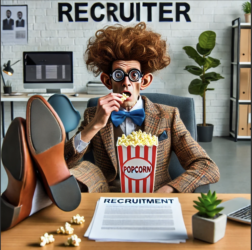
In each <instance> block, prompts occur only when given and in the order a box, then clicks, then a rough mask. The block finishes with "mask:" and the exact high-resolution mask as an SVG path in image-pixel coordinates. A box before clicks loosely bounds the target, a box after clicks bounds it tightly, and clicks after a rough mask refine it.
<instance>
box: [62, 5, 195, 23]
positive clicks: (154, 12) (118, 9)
mask: <svg viewBox="0 0 252 250" xmlns="http://www.w3.org/2000/svg"><path fill="white" fill-rule="evenodd" d="M73 7H74V10H73ZM189 11H190V5H189V4H188V3H186V2H163V1H160V2H158V1H155V2H117V1H113V2H105V1H104V2H103V1H102V2H91V1H88V2H76V3H74V6H72V4H71V3H67V2H63V3H58V21H59V22H63V21H68V22H74V21H75V22H116V23H118V22H140V21H143V22H180V21H183V22H184V21H186V22H191V19H190V16H189Z"/></svg>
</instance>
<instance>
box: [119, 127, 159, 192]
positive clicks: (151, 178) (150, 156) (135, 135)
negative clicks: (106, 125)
mask: <svg viewBox="0 0 252 250" xmlns="http://www.w3.org/2000/svg"><path fill="white" fill-rule="evenodd" d="M157 146H158V139H157V137H156V136H151V135H150V134H146V133H145V132H142V131H141V130H139V131H138V132H135V131H133V132H132V133H131V134H130V135H128V136H127V137H126V136H125V135H122V137H119V138H118V140H117V153H118V162H119V172H120V180H121V191H122V193H153V191H154V183H155V171H156V159H157Z"/></svg>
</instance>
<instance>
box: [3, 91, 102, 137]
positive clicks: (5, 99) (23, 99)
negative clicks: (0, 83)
mask: <svg viewBox="0 0 252 250" xmlns="http://www.w3.org/2000/svg"><path fill="white" fill-rule="evenodd" d="M27 94H28V93H24V94H23V95H20V96H5V95H3V94H2V95H1V106H2V135H3V137H4V136H5V128H4V127H5V126H4V102H10V104H11V121H12V120H13V119H14V102H27V101H28V100H29V98H30V97H31V96H28V95H27ZM62 94H64V95H66V96H67V97H68V98H69V99H70V101H71V102H87V101H88V100H89V99H90V98H94V97H100V96H103V95H88V94H79V96H77V97H75V96H72V95H73V94H74V93H70V94H69V93H62ZM44 98H45V99H46V100H47V99H48V98H49V96H45V97H44ZM80 115H81V116H82V115H83V114H80Z"/></svg>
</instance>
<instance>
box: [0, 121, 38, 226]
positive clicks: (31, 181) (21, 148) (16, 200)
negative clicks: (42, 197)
mask: <svg viewBox="0 0 252 250" xmlns="http://www.w3.org/2000/svg"><path fill="white" fill-rule="evenodd" d="M25 127H26V123H25V120H24V119H23V118H15V119H14V120H13V122H12V123H11V125H10V126H9V128H8V131H7V133H6V136H5V138H4V141H3V146H2V162H3V166H4V168H5V170H6V173H7V176H8V186H7V189H6V190H5V192H4V193H3V194H2V195H1V230H2V231H3V230H7V229H9V228H11V227H13V226H15V225H16V224H17V223H19V222H20V221H22V220H23V219H25V218H26V217H28V216H29V214H30V211H31V208H32V199H33V195H34V191H35V187H36V173H35V170H34V168H33V162H32V159H31V156H30V152H29V149H28V145H27V141H26V135H25V133H26V132H25V130H26V128H25Z"/></svg>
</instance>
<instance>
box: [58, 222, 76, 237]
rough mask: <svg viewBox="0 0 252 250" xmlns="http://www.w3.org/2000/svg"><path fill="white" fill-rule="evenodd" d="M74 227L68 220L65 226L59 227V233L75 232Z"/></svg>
mask: <svg viewBox="0 0 252 250" xmlns="http://www.w3.org/2000/svg"><path fill="white" fill-rule="evenodd" d="M73 232H74V229H73V228H72V227H71V225H70V224H69V223H67V222H66V224H65V227H60V228H58V229H57V234H73Z"/></svg>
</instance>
